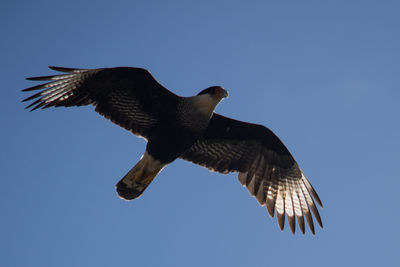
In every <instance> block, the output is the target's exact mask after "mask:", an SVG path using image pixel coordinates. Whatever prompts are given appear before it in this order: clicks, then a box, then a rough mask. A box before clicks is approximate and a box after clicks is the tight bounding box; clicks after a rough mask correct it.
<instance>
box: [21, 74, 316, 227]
mask: <svg viewBox="0 0 400 267" xmlns="http://www.w3.org/2000/svg"><path fill="white" fill-rule="evenodd" d="M49 68H50V69H52V70H55V71H58V72H62V74H58V75H51V76H41V77H32V78H27V79H28V80H33V81H47V82H46V83H44V84H40V85H37V86H34V87H30V88H27V89H24V90H23V91H33V90H40V91H39V92H38V93H36V94H34V95H32V96H30V97H28V98H26V99H24V100H23V101H29V100H35V101H34V102H32V103H31V104H30V105H29V106H27V108H32V109H31V110H35V109H38V108H49V107H60V106H63V107H71V106H84V105H89V104H91V105H93V106H94V107H95V110H96V111H97V112H98V113H100V114H101V115H103V116H104V117H105V118H107V119H109V120H111V121H112V122H113V123H115V124H117V125H119V126H121V127H122V128H125V129H126V130H128V131H131V132H132V133H133V134H135V135H138V136H141V137H144V138H145V139H146V140H147V146H146V150H145V152H144V154H143V156H142V157H141V159H140V160H139V162H138V163H137V164H136V165H135V166H134V167H133V168H132V169H131V170H130V171H129V172H128V173H127V174H126V175H125V176H124V177H123V178H122V179H121V180H120V181H119V182H118V183H117V185H116V190H117V192H118V195H119V196H120V197H121V198H123V199H126V200H132V199H135V198H137V197H139V196H140V195H141V194H142V193H143V192H144V190H145V189H146V188H147V187H148V185H149V184H150V183H151V182H152V181H153V179H154V178H155V177H156V175H157V174H158V173H159V172H160V171H161V170H162V169H163V168H164V167H165V166H166V165H168V164H170V163H172V162H173V161H174V160H176V159H178V158H180V159H184V160H187V161H191V162H193V163H196V164H199V165H201V166H204V167H206V168H208V169H210V170H212V171H216V172H220V173H223V174H226V173H229V172H238V173H239V174H238V177H239V181H240V183H241V184H242V185H243V186H246V187H247V189H248V191H249V192H250V194H251V195H253V196H255V198H256V199H257V200H258V202H259V203H260V204H261V205H266V207H267V210H268V213H269V214H270V216H271V217H273V216H274V214H275V213H276V215H277V218H278V224H279V227H280V228H281V230H283V228H284V224H285V215H286V217H287V221H288V224H289V226H290V229H291V231H292V232H293V233H294V232H295V228H296V223H295V218H297V222H298V225H299V228H300V230H301V232H302V233H303V234H304V232H305V226H304V225H305V223H304V221H305V220H304V217H305V218H306V221H307V223H308V225H309V228H310V230H311V232H312V233H313V234H314V233H315V230H314V223H313V218H312V215H311V213H313V214H314V217H315V219H316V221H317V222H318V224H319V225H320V226H321V228H322V221H321V218H320V215H319V212H318V210H317V207H316V205H315V202H317V203H318V204H319V205H320V206H321V207H322V203H321V200H320V199H319V197H318V195H317V193H316V192H315V190H314V188H313V187H312V186H311V184H310V182H309V181H308V180H307V178H306V177H305V176H304V174H303V172H302V170H301V169H300V167H299V166H298V164H297V163H296V161H295V160H294V158H293V157H292V155H291V154H290V152H289V151H288V149H287V148H286V147H285V145H284V144H283V143H282V142H281V141H280V140H279V138H278V137H277V136H276V135H275V134H274V133H273V132H272V131H271V130H269V129H268V128H266V127H264V126H262V125H257V124H252V123H247V122H242V121H238V120H234V119H231V118H227V117H225V116H222V115H219V114H217V113H215V112H214V109H215V107H216V106H217V104H218V103H219V102H220V101H221V100H222V99H223V98H225V97H227V96H228V93H227V91H226V90H225V89H224V88H222V87H220V86H212V87H209V88H207V89H204V90H202V91H201V92H200V93H198V94H197V95H195V96H191V97H182V96H178V95H176V94H174V93H172V92H170V91H169V90H167V89H166V88H164V87H163V86H162V85H161V84H160V83H158V82H157V81H156V80H155V79H154V78H153V76H152V75H151V74H150V72H149V71H147V70H146V69H143V68H132V67H116V68H100V69H72V68H62V67H49Z"/></svg>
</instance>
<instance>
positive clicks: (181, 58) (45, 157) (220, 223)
mask: <svg viewBox="0 0 400 267" xmlns="http://www.w3.org/2000/svg"><path fill="white" fill-rule="evenodd" d="M399 12H400V4H399V1H339V0H336V1H138V0H135V1H40V0H38V1H6V2H3V3H2V4H1V5H0V34H1V35H0V36H1V42H0V51H1V52H0V55H1V63H0V64H1V66H2V68H1V72H0V79H1V83H2V86H1V92H2V97H1V98H0V104H1V105H0V109H1V116H0V121H1V131H0V133H1V137H2V138H1V139H0V142H1V143H0V147H1V150H0V174H1V179H0V207H1V208H0V211H1V219H0V265H1V266H10V267H11V266H32V267H35V266H66V267H67V266H68V267H71V266H294V265H295V266H399V257H398V254H399V244H398V240H399V238H400V230H399V229H400V228H399V223H400V215H399V195H398V192H399V191H398V189H399V186H400V179H399V164H400V163H399V153H398V151H399V150H400V140H399V136H400V123H399V111H400V105H399V102H400V101H399V100H400V86H399V85H400V75H399V74H400V65H399V62H400V30H399V29H400V16H399ZM48 65H55V66H65V67H78V68H79V67H81V68H99V67H113V66H138V67H144V68H147V69H149V70H150V71H151V72H152V74H153V75H154V76H155V77H156V79H157V80H158V81H160V82H161V83H162V84H163V85H164V86H166V87H167V88H169V89H170V90H172V91H174V92H176V93H178V94H180V95H185V96H189V95H194V94H197V93H198V92H199V91H200V90H202V89H204V88H206V87H208V86H211V85H222V86H223V87H224V88H226V89H227V90H228V91H229V94H230V97H229V98H228V99H226V100H224V101H223V102H222V103H221V104H220V105H219V106H218V108H217V112H218V113H221V114H224V115H226V116H230V117H234V118H237V119H240V120H245V121H250V122H255V123H260V124H264V125H266V126H268V127H269V128H270V129H272V130H273V131H274V132H275V133H276V134H277V135H278V136H279V137H280V138H281V139H282V141H283V142H284V143H285V144H286V146H287V147H288V148H289V150H290V151H291V152H292V154H293V156H294V157H295V158H296V160H297V161H298V163H299V165H300V166H301V168H302V169H303V170H304V172H305V174H306V175H307V177H308V178H309V180H310V181H311V183H312V184H313V185H314V187H315V188H316V190H317V191H318V193H319V195H320V197H321V199H322V202H323V203H324V209H322V210H321V216H322V219H323V222H324V225H325V227H324V229H320V228H317V229H316V235H315V236H312V235H311V234H310V232H309V231H307V232H306V235H304V236H303V235H301V234H300V233H299V231H298V233H296V235H294V236H293V235H292V234H291V233H290V231H289V229H288V228H287V227H286V229H285V231H284V232H281V231H280V230H279V228H278V225H277V222H276V219H275V218H274V219H271V218H269V216H268V214H267V211H266V209H265V208H264V207H260V206H259V205H258V203H257V201H256V200H255V199H254V198H253V197H251V196H250V195H249V194H248V192H247V190H246V189H245V188H243V187H241V185H240V183H239V181H238V180H237V177H236V175H235V174H229V175H221V174H217V173H211V172H209V171H208V170H206V169H204V168H202V167H199V166H196V165H194V164H192V163H188V162H184V161H181V160H178V161H176V162H174V163H173V164H171V165H170V166H168V167H167V168H165V169H164V170H163V171H162V173H161V174H160V175H159V176H158V177H157V179H156V180H155V181H154V182H153V183H152V184H151V185H150V187H149V188H148V189H147V190H146V192H145V193H144V195H143V196H142V197H141V198H140V199H137V200H134V201H131V202H126V201H123V200H121V199H119V198H118V197H117V195H116V192H115V184H116V183H117V181H119V179H120V178H121V177H122V176H124V175H125V173H126V172H127V171H128V170H129V169H130V168H131V167H132V166H133V165H134V164H135V163H136V162H137V161H138V159H139V158H140V156H141V155H142V154H143V152H144V149H145V142H144V140H143V139H139V138H137V137H135V136H133V135H132V134H131V133H129V132H127V131H125V130H123V129H121V128H119V127H118V126H116V125H114V124H112V123H110V122H109V121H107V120H106V119H104V118H102V117H101V116H99V115H98V114H97V113H95V112H94V111H93V108H92V107H81V108H68V109H67V108H57V109H54V108H53V109H48V110H40V111H35V112H32V113H30V112H28V111H27V110H24V104H23V103H21V100H22V99H23V98H25V97H27V96H28V95H29V94H27V93H22V92H21V91H20V90H21V89H23V88H26V87H30V86H33V85H36V84H37V83H35V82H32V81H26V80H25V79H24V78H25V77H29V76H40V75H50V74H53V73H54V72H53V71H51V70H49V69H47V66H48ZM286 226H287V225H286ZM297 230H298V229H297Z"/></svg>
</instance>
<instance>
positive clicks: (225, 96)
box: [221, 89, 229, 98]
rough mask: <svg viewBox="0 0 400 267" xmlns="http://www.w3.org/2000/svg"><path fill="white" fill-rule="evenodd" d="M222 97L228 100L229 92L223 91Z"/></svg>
mask: <svg viewBox="0 0 400 267" xmlns="http://www.w3.org/2000/svg"><path fill="white" fill-rule="evenodd" d="M221 96H222V98H228V97H229V94H228V91H226V90H225V89H224V90H222V92H221Z"/></svg>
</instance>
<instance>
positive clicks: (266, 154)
mask: <svg viewBox="0 0 400 267" xmlns="http://www.w3.org/2000/svg"><path fill="white" fill-rule="evenodd" d="M181 158H182V159H185V160H188V161H191V162H194V163H196V164H200V165H202V166H204V167H206V168H209V169H211V170H214V171H217V172H221V173H228V172H239V181H240V183H241V184H242V185H244V186H246V187H247V189H248V190H249V192H250V194H252V195H253V196H255V197H256V199H257V200H258V202H259V203H260V204H261V205H266V206H267V210H268V213H269V214H270V215H271V216H272V217H273V216H274V213H276V214H277V217H278V223H279V226H280V228H281V229H283V227H284V223H285V215H286V217H287V220H288V224H289V226H290V229H291V230H292V232H293V233H294V232H295V217H296V218H297V221H298V224H299V227H300V230H301V232H302V233H304V231H305V229H304V217H306V220H307V222H308V225H309V227H310V230H311V232H312V233H313V234H314V232H315V231H314V224H313V220H312V216H311V212H312V213H313V214H314V216H315V219H316V220H317V222H318V223H319V225H320V226H321V227H322V221H321V218H320V215H319V212H318V210H317V208H316V206H315V203H314V200H315V201H316V202H317V203H318V204H319V205H320V206H321V207H322V203H321V200H320V199H319V197H318V195H317V193H316V192H315V190H314V188H313V187H312V186H311V184H310V183H309V182H308V180H307V178H306V177H305V176H304V174H303V172H302V171H301V169H300V168H299V166H298V165H297V163H296V161H295V160H294V158H293V157H292V155H291V154H290V152H289V151H288V150H287V148H286V147H285V146H284V144H283V143H282V142H281V141H280V140H279V138H278V137H277V136H276V135H275V134H274V133H273V132H272V131H270V130H269V129H267V128H266V127H264V126H261V125H256V124H250V123H246V122H241V121H237V120H233V119H230V118H226V117H224V116H221V115H218V114H214V115H213V117H212V119H211V121H210V124H209V127H208V129H207V131H206V133H205V135H204V137H203V138H202V139H200V140H198V141H197V142H196V143H195V144H194V145H193V146H192V147H191V148H190V149H188V150H187V151H186V152H185V153H184V154H183V155H182V156H181Z"/></svg>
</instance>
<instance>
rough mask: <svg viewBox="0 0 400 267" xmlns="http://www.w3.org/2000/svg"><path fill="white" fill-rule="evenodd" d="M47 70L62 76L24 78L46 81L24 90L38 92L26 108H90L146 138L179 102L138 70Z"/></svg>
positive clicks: (27, 99)
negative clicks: (90, 105)
mask: <svg viewBox="0 0 400 267" xmlns="http://www.w3.org/2000/svg"><path fill="white" fill-rule="evenodd" d="M50 68H51V69H53V70H56V71H60V72H64V73H65V74H60V75H53V76H42V77H33V78H27V79H28V80H33V81H49V82H47V83H44V84H41V85H37V86H33V87H30V88H27V89H24V90H23V91H32V90H41V91H40V92H38V93H36V94H34V95H32V96H30V97H28V98H26V99H24V100H23V101H29V100H34V99H35V101H34V102H32V103H31V104H30V105H29V106H27V108H32V110H35V109H37V108H48V107H53V106H54V107H59V106H64V107H70V106H82V105H88V104H92V105H94V106H95V107H96V111H97V112H99V113H100V114H101V115H103V116H104V117H106V118H107V119H110V120H111V121H112V122H114V123H116V124H118V125H119V126H121V127H123V128H125V129H127V130H129V131H131V132H132V133H134V134H137V135H140V136H143V137H145V138H148V137H149V135H150V134H151V132H152V129H154V126H155V125H157V122H158V121H159V120H160V119H161V118H162V117H163V116H168V115H170V114H169V113H171V112H173V110H175V108H176V105H177V103H178V101H179V98H180V97H178V96H177V95H175V94H173V93H172V92H170V91H168V90H167V89H165V88H164V87H163V86H162V85H161V84H159V83H158V82H157V81H156V80H155V79H154V78H153V77H152V76H151V74H150V73H149V72H148V71H147V70H145V69H141V68H129V67H119V68H103V69H71V68H61V67H50Z"/></svg>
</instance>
